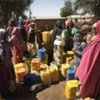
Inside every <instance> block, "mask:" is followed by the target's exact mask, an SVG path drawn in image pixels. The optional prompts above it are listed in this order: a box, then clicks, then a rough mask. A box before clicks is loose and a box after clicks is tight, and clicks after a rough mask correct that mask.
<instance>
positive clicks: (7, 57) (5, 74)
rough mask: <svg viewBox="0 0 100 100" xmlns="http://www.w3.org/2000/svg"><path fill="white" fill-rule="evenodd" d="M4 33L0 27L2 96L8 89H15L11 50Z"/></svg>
mask: <svg viewBox="0 0 100 100" xmlns="http://www.w3.org/2000/svg"><path fill="white" fill-rule="evenodd" d="M6 34H7V33H6V30H5V29H3V28H0V77H1V78H0V92H1V93H2V95H3V96H4V97H5V96H7V92H8V91H11V92H13V91H14V90H15V89H16V77H15V72H14V67H13V64H12V52H11V48H10V43H9V42H8V41H7V37H6V36H7V35H6Z"/></svg>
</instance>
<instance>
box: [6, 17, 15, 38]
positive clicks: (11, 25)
mask: <svg viewBox="0 0 100 100" xmlns="http://www.w3.org/2000/svg"><path fill="white" fill-rule="evenodd" d="M14 27H16V19H12V18H11V19H10V20H9V21H8V26H7V29H6V31H7V38H8V39H9V38H10V37H11V32H12V30H13V28H14Z"/></svg>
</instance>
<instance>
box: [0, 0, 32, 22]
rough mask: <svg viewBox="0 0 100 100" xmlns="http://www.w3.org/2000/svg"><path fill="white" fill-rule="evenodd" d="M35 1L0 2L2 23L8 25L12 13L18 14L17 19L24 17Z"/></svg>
mask: <svg viewBox="0 0 100 100" xmlns="http://www.w3.org/2000/svg"><path fill="white" fill-rule="evenodd" d="M33 1H34V0H0V15H1V16H2V21H3V22H4V23H7V21H8V19H9V18H10V17H11V13H12V12H14V13H15V14H16V17H19V16H22V15H23V14H24V11H25V10H27V9H28V8H29V6H30V4H32V3H33Z"/></svg>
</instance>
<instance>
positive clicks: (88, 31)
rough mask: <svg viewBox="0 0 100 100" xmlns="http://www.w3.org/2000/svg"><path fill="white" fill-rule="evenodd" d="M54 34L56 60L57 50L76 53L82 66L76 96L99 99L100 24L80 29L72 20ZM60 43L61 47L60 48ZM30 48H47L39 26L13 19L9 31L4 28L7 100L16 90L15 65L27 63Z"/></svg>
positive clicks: (0, 83)
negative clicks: (97, 97)
mask: <svg viewBox="0 0 100 100" xmlns="http://www.w3.org/2000/svg"><path fill="white" fill-rule="evenodd" d="M51 34H52V39H51V41H50V43H51V45H52V48H53V52H52V53H53V54H54V55H52V56H53V59H54V60H56V57H55V52H56V50H61V51H62V52H67V51H68V50H72V51H73V52H74V53H75V54H74V64H75V65H76V66H78V69H77V71H76V75H75V77H76V79H78V80H79V81H80V89H79V91H78V92H77V94H76V95H78V96H81V97H83V98H85V97H91V98H95V97H96V96H97V95H99V93H100V67H99V65H100V21H97V22H96V23H95V24H93V25H90V24H89V23H81V24H80V25H78V24H76V23H74V22H73V21H72V19H68V20H67V21H65V24H64V25H63V23H62V21H61V20H57V22H56V24H55V25H54V28H53V29H52V31H51ZM59 40H60V42H59ZM59 43H60V44H61V45H60V47H56V46H55V45H56V44H59ZM27 44H32V45H33V47H34V48H36V49H39V48H41V47H42V46H43V44H42V33H41V31H40V30H37V28H36V23H35V22H30V21H28V20H25V21H24V20H22V19H20V18H19V19H18V21H17V20H16V19H14V18H11V19H10V20H9V21H8V24H7V27H6V28H3V27H1V26H0V77H1V78H0V93H1V95H2V96H3V97H5V96H6V95H7V93H8V91H10V92H13V91H14V90H15V89H16V77H15V72H14V67H13V65H14V64H17V63H20V62H23V57H24V56H25V55H26V54H27V53H29V52H28V46H27ZM37 45H38V46H37ZM48 55H49V54H48ZM31 57H33V56H31ZM49 58H52V57H51V55H49ZM53 59H52V60H53ZM61 59H62V58H61ZM60 64H61V63H60V62H58V65H60ZM12 87H13V89H12Z"/></svg>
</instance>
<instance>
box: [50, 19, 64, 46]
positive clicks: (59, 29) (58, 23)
mask: <svg viewBox="0 0 100 100" xmlns="http://www.w3.org/2000/svg"><path fill="white" fill-rule="evenodd" d="M62 30H63V25H62V21H61V20H57V21H56V24H55V26H54V28H53V33H52V44H54V41H55V39H56V36H57V35H58V36H60V35H61V34H62Z"/></svg>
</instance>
